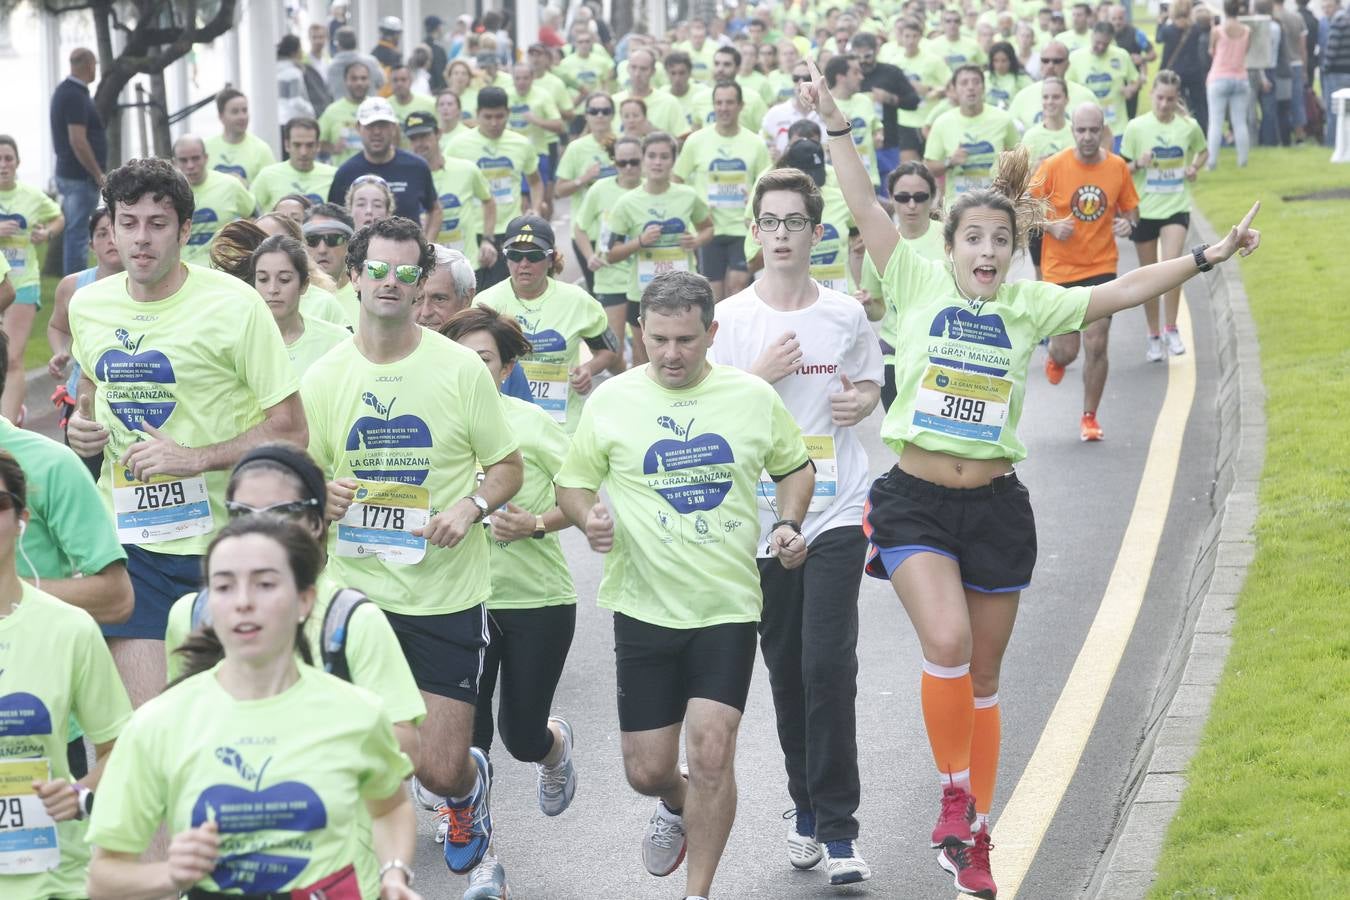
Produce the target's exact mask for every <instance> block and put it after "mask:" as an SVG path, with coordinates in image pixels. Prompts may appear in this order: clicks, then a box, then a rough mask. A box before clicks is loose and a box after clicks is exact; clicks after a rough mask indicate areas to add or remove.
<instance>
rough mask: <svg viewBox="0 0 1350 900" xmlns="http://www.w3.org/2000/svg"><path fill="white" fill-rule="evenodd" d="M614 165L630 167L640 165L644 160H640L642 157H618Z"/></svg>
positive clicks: (623, 167)
mask: <svg viewBox="0 0 1350 900" xmlns="http://www.w3.org/2000/svg"><path fill="white" fill-rule="evenodd" d="M614 165H616V166H618V167H619V168H621V169H627V168H630V167H632V166H640V165H642V160H640V159H616V160H614Z"/></svg>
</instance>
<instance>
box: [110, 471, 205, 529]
mask: <svg viewBox="0 0 1350 900" xmlns="http://www.w3.org/2000/svg"><path fill="white" fill-rule="evenodd" d="M113 513H114V515H115V516H116V520H117V539H118V540H119V541H121V542H122V543H123V544H158V543H162V542H163V541H174V540H177V539H179V538H185V537H194V536H196V535H200V534H210V533H211V531H212V528H213V527H214V526H213V523H212V520H211V503H210V501H209V500H208V499H207V495H206V479H205V478H204V477H203V476H201V475H194V476H192V477H190V478H175V477H173V476H170V475H156V476H155V477H154V478H151V479H150V480H149V481H138V480H136V478H135V477H133V476H132V474H131V472H130V470H128V469H126V468H123V467H122V466H116V467H114V468H113Z"/></svg>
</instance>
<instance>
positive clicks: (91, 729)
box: [0, 476, 131, 900]
mask: <svg viewBox="0 0 1350 900" xmlns="http://www.w3.org/2000/svg"><path fill="white" fill-rule="evenodd" d="M86 477H87V476H86ZM22 590H23V597H22V599H21V600H20V601H19V603H18V605H17V606H16V607H15V608H14V611H13V612H11V613H10V614H9V615H8V616H5V617H4V618H3V619H0V674H3V676H4V694H3V695H0V774H3V776H4V778H5V780H6V781H7V782H9V781H10V779H14V780H15V781H19V782H20V783H19V785H18V788H19V790H18V791H17V793H15V794H11V793H9V788H10V787H11V785H10V784H6V785H5V787H6V791H5V796H4V798H3V799H4V804H5V807H6V813H7V815H6V823H5V826H6V827H5V829H4V834H5V836H6V837H5V842H4V843H3V844H0V859H3V860H4V862H5V863H7V864H10V865H14V864H16V863H17V857H19V856H22V855H23V852H22V851H21V850H19V849H18V848H19V847H22V846H24V845H25V844H29V842H30V841H32V840H34V839H37V840H41V841H43V842H44V843H46V842H49V841H50V840H51V839H52V838H55V840H56V842H57V843H58V844H59V848H60V849H59V859H56V860H51V862H53V863H55V864H56V865H55V868H54V869H53V870H52V871H47V872H40V871H39V872H33V873H29V874H23V875H20V874H12V875H10V874H6V875H0V879H2V880H3V884H4V895H5V900H47V898H49V897H83V896H86V892H85V869H86V867H87V866H88V865H89V856H90V851H89V846H88V844H86V843H85V828H86V826H87V825H88V823H87V822H83V821H68V822H56V823H52V822H51V819H50V818H48V817H47V816H46V813H45V811H44V810H43V806H42V801H41V800H38V799H37V797H36V796H35V795H34V794H33V793H32V791H31V790H30V789H29V787H28V782H29V780H30V779H32V778H33V777H34V776H36V777H38V778H41V779H42V780H44V781H45V780H48V779H58V778H64V779H66V780H67V781H69V780H72V779H71V775H70V764H69V763H68V762H67V759H66V741H67V732H66V728H67V723H68V722H69V721H70V718H71V716H72V715H73V716H75V717H76V718H78V719H79V721H80V723H81V724H82V725H83V726H84V731H85V734H87V735H88V736H89V740H91V741H93V742H94V743H96V744H102V743H106V742H108V741H111V740H114V739H115V738H117V737H118V735H119V734H120V733H121V732H122V730H123V728H125V727H126V725H127V722H128V721H129V720H130V719H131V701H130V699H128V698H127V692H126V689H125V688H123V687H122V679H121V678H119V677H118V674H117V668H116V667H115V666H114V665H113V659H112V654H111V653H109V652H108V646H107V644H105V643H104V641H103V635H102V634H101V633H100V632H99V630H98V625H96V624H95V623H94V620H93V617H91V616H90V615H89V614H88V613H87V612H85V611H84V610H82V609H78V608H76V607H74V606H71V605H70V604H68V603H63V602H61V601H60V600H58V599H56V598H55V597H53V596H51V595H50V594H45V593H43V592H42V591H39V590H38V589H37V588H35V587H33V586H32V585H30V584H27V583H24V584H23V585H22ZM49 772H50V774H48V773H49ZM105 784H106V782H105ZM21 797H22V798H23V799H20V798H21ZM102 799H103V791H102V786H101V785H100V789H99V800H100V802H101V801H102ZM18 804H22V806H21V808H20V809H18V810H17V812H18V815H17V816H15V812H16V809H15V807H16V806H17V805H18ZM16 819H17V820H18V822H25V823H26V826H27V827H26V828H25V829H23V830H17V831H15V830H12V829H15V828H16V826H17V825H18V822H16ZM48 829H50V830H48ZM43 862H45V861H43Z"/></svg>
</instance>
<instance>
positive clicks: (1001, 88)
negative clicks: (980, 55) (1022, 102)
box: [984, 41, 1031, 110]
mask: <svg viewBox="0 0 1350 900" xmlns="http://www.w3.org/2000/svg"><path fill="white" fill-rule="evenodd" d="M1029 84H1031V76H1029V75H1027V73H1025V72H1023V71H1022V65H1021V63H1020V62H1018V59H1017V51H1016V50H1014V49H1013V45H1012V44H1009V43H1008V42H1007V41H1000V42H998V43H997V44H995V45H994V46H992V47H990V48H989V71H988V73H987V74H986V75H985V84H984V102H985V103H988V104H989V105H990V106H996V107H998V108H999V109H1004V110H1006V109H1007V108H1008V107H1009V106H1010V105H1012V100H1013V97H1016V96H1017V92H1018V91H1020V90H1022V88H1024V87H1026V86H1027V85H1029Z"/></svg>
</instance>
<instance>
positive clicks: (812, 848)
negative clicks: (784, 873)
mask: <svg viewBox="0 0 1350 900" xmlns="http://www.w3.org/2000/svg"><path fill="white" fill-rule="evenodd" d="M783 818H785V819H788V818H793V819H796V821H795V822H793V823H792V824H791V825H789V826H788V833H787V855H788V862H790V863H792V867H793V868H794V869H810V868H812V867H814V866H815V865H816V863H818V862H820V860H821V858H822V857H823V856H824V855H825V851H824V850H823V849H822V848H821V846H820V843H819V842H818V841H817V840H816V814H815V813H813V812H811V811H810V810H806V809H790V810H788V811H787V812H785V813H783Z"/></svg>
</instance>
